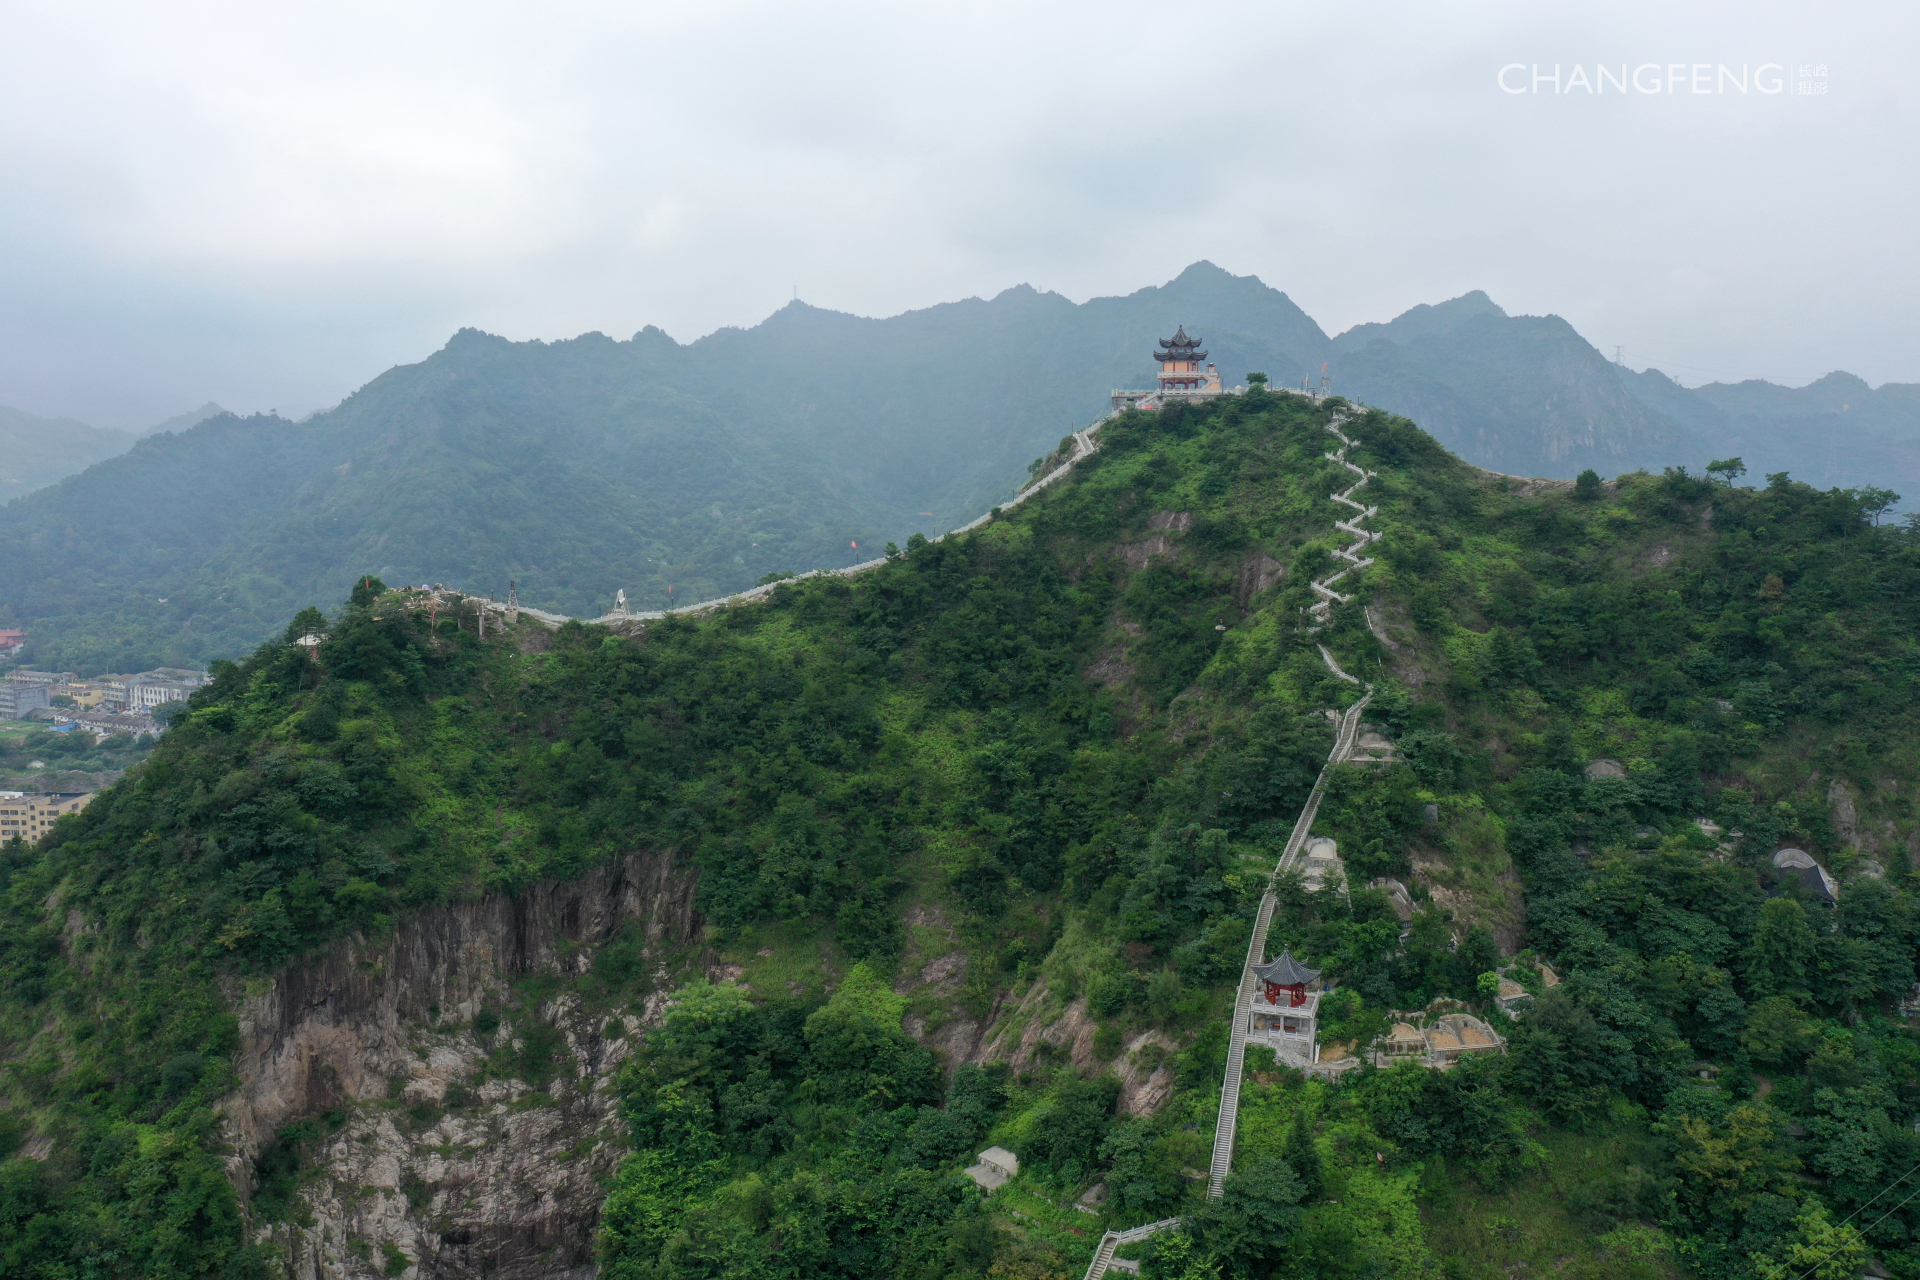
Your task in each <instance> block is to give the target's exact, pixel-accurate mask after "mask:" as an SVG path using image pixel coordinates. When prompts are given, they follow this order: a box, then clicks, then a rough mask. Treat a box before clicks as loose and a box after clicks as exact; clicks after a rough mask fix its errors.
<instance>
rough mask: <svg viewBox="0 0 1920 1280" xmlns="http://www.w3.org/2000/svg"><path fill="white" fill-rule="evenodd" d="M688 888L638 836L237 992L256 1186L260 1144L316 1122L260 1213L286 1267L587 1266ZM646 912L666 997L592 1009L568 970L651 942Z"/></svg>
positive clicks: (653, 963)
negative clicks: (622, 1071)
mask: <svg viewBox="0 0 1920 1280" xmlns="http://www.w3.org/2000/svg"><path fill="white" fill-rule="evenodd" d="M693 890H694V877H693V874H692V872H691V871H689V870H686V869H681V868H676V867H674V865H673V861H672V858H671V856H670V855H664V854H634V855H631V856H628V857H626V858H624V859H621V860H619V861H617V862H614V863H611V864H609V865H607V866H604V867H601V868H599V869H597V870H595V871H593V872H591V873H589V874H587V875H586V876H584V877H582V878H580V879H578V880H573V881H569V882H567V883H564V884H561V883H547V884H542V885H539V886H537V887H535V888H533V889H532V890H530V891H528V892H526V893H523V894H520V895H518V896H508V895H494V896H491V897H488V898H484V899H481V900H479V901H476V902H471V903H463V904H458V905H454V906H448V907H441V908H436V909H433V910H430V911H426V912H422V913H421V914H419V915H418V916H415V917H413V918H412V919H409V920H407V921H405V922H404V923H402V924H400V925H398V926H396V927H395V929H394V930H393V931H392V933H391V934H389V935H388V936H385V937H382V938H379V939H370V940H354V941H351V942H348V943H344V944H342V945H341V946H339V947H337V948H335V949H334V950H333V951H331V952H329V953H327V954H326V955H324V956H321V957H319V958H316V959H313V960H309V961H305V962H302V963H299V964H296V965H293V966H291V967H289V968H288V969H286V970H285V971H283V972H282V973H281V974H280V975H279V976H278V977H276V978H275V979H274V980H273V982H272V983H271V984H270V985H269V986H268V987H267V989H266V990H265V991H261V992H255V993H248V994H246V995H244V996H243V997H241V998H240V999H239V1001H238V1004H239V1016H240V1040H241V1047H240V1052H239V1057H238V1065H239V1072H240V1077H241V1081H242V1084H241V1088H240V1089H239V1091H238V1092H237V1093H236V1094H235V1096H234V1097H233V1098H232V1099H231V1100H230V1102H229V1105H228V1107H227V1120H228V1131H229V1136H230V1139H231V1141H232V1143H233V1146H234V1155H233V1157H232V1159H231V1162H230V1173H231V1175H232V1177H233V1179H234V1182H235V1184H236V1186H238V1187H239V1188H240V1191H241V1194H242V1196H243V1197H248V1196H251V1195H253V1194H255V1192H256V1191H257V1190H258V1189H259V1187H260V1182H261V1168H262V1156H263V1154H265V1155H266V1157H267V1159H266V1160H265V1162H264V1163H265V1164H266V1165H269V1166H270V1165H272V1164H273V1156H274V1154H275V1153H276V1152H284V1151H285V1149H286V1144H285V1143H284V1142H281V1143H280V1144H279V1145H278V1146H276V1145H275V1144H276V1137H277V1135H280V1134H282V1133H283V1131H284V1130H285V1127H286V1126H288V1125H289V1124H293V1123H295V1122H300V1121H308V1120H312V1121H315V1122H316V1124H315V1132H314V1135H313V1136H312V1137H310V1138H309V1139H308V1141H307V1143H306V1144H305V1152H304V1163H305V1164H306V1166H307V1167H308V1169H309V1172H308V1173H307V1174H305V1175H304V1176H303V1177H302V1178H301V1181H300V1187H299V1192H298V1194H297V1196H296V1198H295V1200H294V1202H293V1203H292V1205H291V1207H290V1210H289V1211H288V1212H287V1213H286V1215H285V1217H284V1219H283V1221H281V1222H280V1223H278V1224H275V1225H272V1226H270V1227H266V1228H263V1232H264V1233H265V1234H266V1235H267V1237H268V1238H270V1239H271V1240H272V1241H273V1242H274V1244H275V1246H276V1249H277V1251H278V1252H279V1253H280V1255H281V1257H282V1258H283V1259H284V1262H285V1267H286V1274H287V1276H288V1277H289V1278H290V1280H359V1278H361V1277H373V1276H379V1275H386V1276H393V1275H404V1276H406V1277H416V1278H419V1280H425V1278H426V1277H447V1278H456V1277H468V1276H474V1277H477V1276H483V1275H484V1276H488V1277H492V1278H494V1280H536V1278H540V1280H548V1278H552V1280H557V1278H559V1277H568V1278H569V1280H575V1278H579V1277H586V1276H590V1275H592V1274H593V1262H592V1257H593V1236H594V1227H595V1224H596V1222H597V1220H598V1218H599V1213H600V1202H601V1198H602V1196H603V1194H604V1192H603V1188H602V1185H601V1183H602V1180H603V1179H605V1178H606V1177H607V1176H608V1175H610V1174H611V1173H612V1172H613V1169H614V1166H615V1165H616V1164H617V1163H618V1161H619V1159H620V1156H621V1155H622V1154H623V1151H624V1147H625V1131H624V1126H623V1125H622V1124H621V1123H620V1120H619V1117H618V1115H617V1107H616V1105H615V1099H614V1097H613V1094H612V1091H611V1090H610V1089H609V1088H607V1085H608V1084H609V1081H610V1079H611V1076H612V1073H613V1072H614V1070H615V1069H617V1067H618V1066H619V1064H620V1062H621V1061H622V1059H623V1058H624V1057H625V1055H626V1053H627V1052H628V1049H629V1046H630V1045H631V1044H632V1043H633V1037H634V1033H635V1032H637V1031H639V1030H640V1029H641V1027H643V1026H644V1025H645V1024H646V1023H648V1022H650V1021H651V1020H652V1019H653V1018H654V1016H655V1015H656V1014H657V1012H658V1005H659V1002H660V1001H661V1000H662V999H664V996H665V992H666V991H667V990H668V989H669V986H670V985H671V982H672V980H673V977H672V974H671V973H670V972H669V968H670V961H669V957H670V956H671V955H672V953H674V952H677V951H680V950H681V949H682V948H684V947H685V946H686V945H687V944H688V943H690V942H691V941H692V940H693V939H694V938H695V937H696V936H697V933H698V928H699V925H700V920H699V917H698V915H697V913H696V912H695V910H694V907H693ZM629 928H631V929H633V930H637V931H641V932H643V934H644V943H645V945H644V947H643V948H642V949H641V950H640V952H639V955H640V957H641V958H642V962H643V963H644V965H645V966H646V967H647V969H648V970H650V971H652V972H653V975H654V977H655V978H656V979H657V980H656V981H654V982H652V983H651V986H650V990H651V992H652V993H653V994H650V995H649V996H648V997H647V998H646V1000H645V1002H644V1004H643V1006H642V1007H640V1008H638V1009H634V1008H624V1009H621V1010H619V1011H618V1012H617V1013H615V1014H614V1015H612V1016H609V1014H608V1013H607V1012H606V1010H605V1009H593V1010H589V1009H587V1008H586V1007H585V1006H584V1005H583V1002H582V1000H581V998H580V997H579V995H578V994H577V993H576V992H574V991H573V990H572V989H571V988H570V984H569V981H568V980H569V979H571V978H573V977H575V976H577V975H580V974H583V973H586V972H587V971H588V970H589V969H590V968H591V967H592V965H593V961H594V957H595V956H596V954H598V953H599V951H600V949H601V948H602V947H603V946H604V945H605V944H606V943H608V942H609V941H610V940H612V939H614V938H615V937H616V936H623V945H632V944H633V943H634V942H637V941H638V939H637V938H632V937H628V936H624V935H622V931H623V930H626V929H629ZM503 1008H504V1009H507V1010H508V1012H507V1015H506V1017H505V1019H504V1020H503V1021H498V1019H499V1018H500V1014H499V1011H500V1010H502V1009H503ZM282 1163H283V1166H284V1161H283V1162H282Z"/></svg>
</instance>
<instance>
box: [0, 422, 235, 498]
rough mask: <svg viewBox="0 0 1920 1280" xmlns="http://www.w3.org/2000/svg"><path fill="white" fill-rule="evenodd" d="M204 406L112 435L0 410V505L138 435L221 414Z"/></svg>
mask: <svg viewBox="0 0 1920 1280" xmlns="http://www.w3.org/2000/svg"><path fill="white" fill-rule="evenodd" d="M225 412H226V410H225V409H222V408H221V407H220V406H219V405H217V404H214V403H212V402H211V401H209V402H208V403H207V404H204V405H202V406H201V407H200V408H198V409H196V410H193V411H192V412H190V413H183V414H180V415H178V416H177V417H172V418H168V419H167V420H166V421H165V422H162V423H159V424H158V425H156V426H152V427H149V428H147V430H145V431H140V432H133V431H117V430H115V429H114V428H112V427H90V426H88V425H87V424H86V423H84V422H75V421H74V420H73V419H72V418H42V417H37V416H35V415H34V414H31V413H22V412H21V411H20V410H18V409H9V408H7V406H5V405H0V502H11V501H12V500H13V499H15V498H18V497H21V496H22V495H25V494H29V493H32V492H33V491H34V490H36V489H44V488H46V487H47V486H48V485H50V484H53V483H54V482H56V481H58V480H63V479H65V478H66V477H67V476H70V475H74V474H76V473H78V472H81V471H85V470H86V469H87V468H88V467H90V466H92V465H93V464H94V463H96V462H100V461H102V460H104V459H106V458H111V457H114V456H116V455H118V454H122V453H125V452H126V451H127V450H128V449H131V448H132V447H133V442H134V441H135V440H138V439H139V438H140V437H141V436H144V435H152V434H153V433H155V432H158V431H185V430H186V429H187V428H188V427H191V426H193V425H194V424H195V423H198V422H204V421H205V420H206V419H208V418H211V417H213V416H214V415H215V414H221V413H225Z"/></svg>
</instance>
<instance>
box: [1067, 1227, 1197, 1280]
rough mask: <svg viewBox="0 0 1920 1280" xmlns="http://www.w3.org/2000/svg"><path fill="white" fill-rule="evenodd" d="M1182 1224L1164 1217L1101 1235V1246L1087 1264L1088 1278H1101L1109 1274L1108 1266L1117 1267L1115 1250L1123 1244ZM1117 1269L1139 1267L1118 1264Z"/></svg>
mask: <svg viewBox="0 0 1920 1280" xmlns="http://www.w3.org/2000/svg"><path fill="white" fill-rule="evenodd" d="M1179 1225H1180V1219H1178V1218H1162V1219H1160V1221H1158V1222H1149V1223H1147V1224H1146V1225H1145V1226H1140V1227H1128V1228H1127V1229H1126V1230H1125V1231H1109V1232H1107V1234H1105V1235H1104V1236H1101V1237H1100V1247H1099V1248H1097V1249H1095V1250H1094V1251H1093V1261H1092V1262H1089V1263H1088V1264H1087V1274H1086V1280H1100V1277H1102V1276H1104V1275H1106V1274H1107V1268H1109V1267H1115V1263H1114V1260H1113V1251H1114V1250H1115V1249H1118V1248H1119V1247H1120V1246H1121V1245H1123V1244H1132V1243H1133V1242H1134V1241H1136V1240H1145V1239H1146V1238H1147V1237H1148V1236H1150V1235H1152V1234H1154V1233H1155V1232H1156V1231H1168V1230H1171V1229H1172V1228H1174V1227H1177V1226H1179ZM1115 1269H1116V1270H1125V1271H1137V1270H1139V1268H1138V1267H1134V1266H1118V1267H1115Z"/></svg>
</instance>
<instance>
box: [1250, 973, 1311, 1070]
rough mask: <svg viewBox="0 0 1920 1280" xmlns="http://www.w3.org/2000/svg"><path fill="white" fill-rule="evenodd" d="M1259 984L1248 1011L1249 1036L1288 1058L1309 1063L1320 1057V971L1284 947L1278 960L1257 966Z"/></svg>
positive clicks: (1297, 1062)
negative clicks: (1302, 962) (1308, 966)
mask: <svg viewBox="0 0 1920 1280" xmlns="http://www.w3.org/2000/svg"><path fill="white" fill-rule="evenodd" d="M1253 976H1254V980H1255V982H1256V983H1257V984H1258V985H1257V986H1256V987H1255V988H1254V993H1253V1004H1252V1007H1251V1008H1250V1009H1249V1010H1248V1013H1247V1037H1248V1039H1249V1040H1250V1041H1251V1042H1253V1043H1256V1044H1264V1045H1267V1046H1268V1047H1269V1048H1271V1049H1272V1050H1273V1051H1274V1053H1275V1054H1277V1055H1278V1056H1279V1057H1281V1058H1282V1059H1284V1060H1287V1061H1290V1062H1292V1063H1295V1064H1296V1065H1305V1064H1307V1063H1311V1062H1314V1061H1316V1060H1317V1059H1318V1058H1319V1055H1320V1050H1319V1043H1318V1041H1319V1033H1320V1031H1319V1011H1320V992H1319V990H1318V988H1319V986H1320V971H1319V970H1318V969H1309V968H1307V966H1305V965H1303V964H1301V963H1300V962H1299V961H1298V960H1296V959H1294V958H1293V952H1292V951H1290V950H1284V949H1283V950H1282V951H1281V952H1280V958H1279V959H1278V960H1269V961H1268V962H1267V963H1265V964H1257V965H1254V966H1253Z"/></svg>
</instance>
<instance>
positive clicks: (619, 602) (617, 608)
mask: <svg viewBox="0 0 1920 1280" xmlns="http://www.w3.org/2000/svg"><path fill="white" fill-rule="evenodd" d="M613 611H614V612H615V613H625V612H626V611H627V589H626V588H625V587H622V588H620V589H619V590H618V591H616V592H614V593H613Z"/></svg>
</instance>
